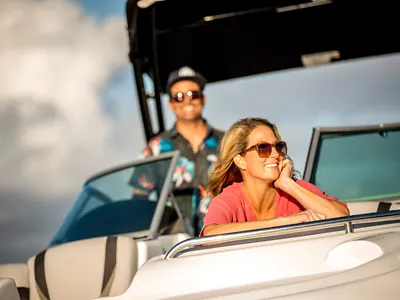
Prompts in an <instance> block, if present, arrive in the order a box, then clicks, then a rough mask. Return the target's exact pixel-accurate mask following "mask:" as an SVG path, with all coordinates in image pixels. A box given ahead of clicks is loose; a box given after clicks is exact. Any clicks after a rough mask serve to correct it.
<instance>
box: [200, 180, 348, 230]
mask: <svg viewBox="0 0 400 300" xmlns="http://www.w3.org/2000/svg"><path fill="white" fill-rule="evenodd" d="M296 183H297V184H298V185H300V186H302V187H304V188H306V189H307V190H309V191H311V192H313V193H315V194H317V195H319V196H322V197H324V198H325V199H328V200H332V201H338V202H340V201H339V200H338V199H337V198H335V197H332V196H328V195H326V194H325V193H324V192H322V191H321V190H320V189H318V188H317V187H316V186H315V185H313V184H311V183H309V182H307V181H304V180H297V181H296ZM340 203H342V204H343V205H345V206H346V207H347V205H346V204H345V203H343V202H340ZM304 210H305V208H304V207H303V206H302V205H301V204H300V203H299V202H298V201H297V200H296V199H294V198H293V197H292V196H290V195H289V194H287V193H285V192H283V191H282V190H279V189H277V193H276V196H275V218H278V217H285V216H289V215H293V214H297V213H299V212H301V211H304ZM250 221H257V218H256V215H255V213H254V210H253V208H252V207H251V205H250V202H249V200H248V199H247V197H246V195H245V194H244V191H243V187H242V183H241V182H235V183H233V184H232V185H230V186H228V187H226V188H224V189H223V191H222V193H221V194H219V195H217V196H216V197H215V198H214V199H213V200H212V201H211V203H210V206H209V208H208V212H207V214H206V216H205V217H204V225H203V229H202V230H201V232H200V236H202V235H203V230H204V228H205V227H206V226H207V225H211V224H226V223H240V222H250Z"/></svg>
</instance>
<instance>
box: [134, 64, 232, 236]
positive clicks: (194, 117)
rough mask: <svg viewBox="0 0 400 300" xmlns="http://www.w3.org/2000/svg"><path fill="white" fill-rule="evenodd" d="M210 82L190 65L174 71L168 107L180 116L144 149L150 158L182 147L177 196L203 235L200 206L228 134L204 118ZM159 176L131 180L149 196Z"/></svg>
mask: <svg viewBox="0 0 400 300" xmlns="http://www.w3.org/2000/svg"><path fill="white" fill-rule="evenodd" d="M206 83H207V81H206V79H205V78H204V77H203V76H202V75H201V74H200V73H198V72H196V71H194V70H193V69H191V68H189V67H187V66H185V67H182V68H180V69H179V70H176V71H173V72H171V74H170V75H169V77H168V81H167V86H166V91H167V92H168V94H169V103H168V106H169V108H170V109H171V111H172V112H173V113H174V114H175V117H176V122H175V125H174V126H173V128H172V129H170V130H168V131H166V132H163V133H161V134H160V135H158V136H156V137H154V138H153V139H151V140H150V141H149V143H148V144H147V146H146V147H145V149H144V150H143V151H142V154H143V156H144V157H149V156H151V155H158V154H160V153H165V152H169V151H172V150H180V152H181V157H180V158H179V161H178V164H177V167H176V169H175V173H174V176H173V181H174V195H175V198H176V202H177V205H178V207H179V209H180V211H181V213H182V215H183V217H184V218H187V219H188V220H189V222H190V223H191V224H192V226H193V228H194V232H193V234H194V235H195V236H197V235H198V234H199V230H200V228H201V222H202V220H201V219H202V218H201V217H200V216H199V205H200V206H201V209H200V210H201V212H200V214H204V213H205V209H206V207H207V206H208V201H209V199H210V195H209V194H208V193H207V192H206V190H205V186H206V184H207V180H208V170H209V167H210V166H211V164H212V163H213V162H214V161H215V160H216V158H217V157H216V151H217V146H218V144H219V142H220V140H221V138H222V136H223V134H224V132H222V131H220V130H217V129H215V128H213V127H211V126H210V124H208V123H207V121H206V120H205V119H204V118H203V109H204V105H205V103H206V97H205V95H204V93H203V91H204V88H205V85H206ZM155 178H156V176H155V175H154V174H153V175H152V174H151V173H150V172H144V173H142V172H138V174H137V175H134V176H133V177H132V179H131V181H130V183H131V185H132V186H133V187H134V194H136V195H149V194H150V193H151V192H152V190H154V187H155V186H157V183H156V179H155Z"/></svg>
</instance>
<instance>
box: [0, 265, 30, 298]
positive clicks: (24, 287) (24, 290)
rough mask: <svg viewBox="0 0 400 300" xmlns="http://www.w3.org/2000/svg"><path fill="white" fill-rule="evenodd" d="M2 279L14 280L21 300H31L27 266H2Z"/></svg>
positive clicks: (0, 267) (0, 275)
mask: <svg viewBox="0 0 400 300" xmlns="http://www.w3.org/2000/svg"><path fill="white" fill-rule="evenodd" d="M0 278H12V279H14V281H15V285H16V286H17V290H18V293H19V296H20V298H21V300H28V299H29V279H28V266H27V264H4V265H0Z"/></svg>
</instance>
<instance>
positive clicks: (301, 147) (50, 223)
mask: <svg viewBox="0 0 400 300" xmlns="http://www.w3.org/2000/svg"><path fill="white" fill-rule="evenodd" d="M47 1H48V3H50V2H51V0H47ZM69 1H73V0H69ZM27 2H31V3H35V1H34V0H31V1H27ZM77 3H79V5H80V7H81V8H82V9H83V11H84V15H85V18H86V19H87V20H86V21H88V20H89V21H91V20H92V19H94V20H95V23H97V27H96V26H92V25H90V24H89V26H88V28H89V29H88V30H99V31H95V32H100V33H101V32H104V31H101V30H102V29H104V28H103V27H104V26H103V25H102V24H108V25H109V26H110V27H109V29H107V30H108V31H105V33H107V32H108V33H109V32H110V30H111V29H113V28H114V29H115V28H116V27H112V26H111V25H112V24H111V25H110V17H112V18H117V19H119V21H120V23H124V22H125V12H124V10H125V1H123V0H79V1H78V0H77ZM32 5H34V4H32ZM47 9H51V7H50V8H48V7H47ZM0 12H1V7H0ZM38 16H39V17H41V15H40V11H39V12H38ZM47 16H51V14H47ZM56 17H57V18H58V16H56ZM61 17H62V16H61V15H60V18H61ZM51 21H54V20H51ZM56 21H57V20H55V21H54V22H56ZM67 21H68V20H67ZM67 21H66V22H67ZM86 21H85V22H86ZM52 24H57V22H56V23H52ZM68 24H69V23H68ZM82 24H83V25H85V24H86V23H82ZM70 25H71V26H73V25H74V24H70ZM120 25H121V24H119V25H118V26H120ZM27 26H30V23H29V24H28V25H27ZM24 28H25V27H22V29H24ZM27 28H29V27H27ZM47 28H48V27H46V26H45V27H44V28H43V30H42V31H40V32H39V33H38V32H34V33H35V34H45V35H46V34H49V32H48V31H47V30H46V29H47ZM118 28H121V30H124V28H123V26H120V27H118ZM114 29H113V30H114ZM1 30H2V28H0V32H1ZM74 30H76V31H74V32H73V33H74V34H77V33H78V32H79V30H81V28H79V27H78V28H76V29H74ZM25 32H28V33H29V30H25V29H24V32H23V33H25ZM118 32H119V31H118ZM11 33H12V36H13V37H18V36H19V34H18V32H11ZM50 33H51V32H50ZM69 34H70V32H67V33H66V35H65V36H66V37H67V38H66V39H65V40H62V41H61V44H62V45H63V44H64V43H67V42H68V38H69V37H70V36H69ZM123 34H124V35H126V32H125V31H123ZM45 37H46V36H45ZM97 37H98V36H96V38H97ZM98 38H101V37H98ZM107 38H109V39H110V41H108V40H105V41H97V40H95V41H93V44H94V46H93V49H91V48H90V47H91V44H83V45H82V46H79V45H78V46H79V47H76V44H77V43H78V42H79V41H81V40H83V39H79V40H78V42H76V41H73V43H72V44H71V45H72V46H71V45H70V46H71V47H70V48H65V49H66V50H65V49H63V48H62V46H60V47H61V48H60V49H59V48H52V47H54V40H53V39H52V40H51V43H49V44H48V45H47V44H46V46H45V47H47V48H46V49H47V52H45V53H46V55H43V57H48V56H51V55H52V53H57V55H56V58H58V57H61V58H62V59H61V60H57V59H56V60H55V63H56V64H60V65H61V66H64V67H69V61H72V62H75V63H71V65H74V66H75V65H76V66H77V69H73V70H74V72H76V73H73V74H72V76H70V77H66V79H67V80H60V81H59V82H58V81H55V83H57V84H58V85H57V86H58V88H59V90H62V91H63V92H64V93H67V94H68V93H71V92H74V91H75V89H78V88H81V89H82V93H80V94H74V93H72V97H71V98H68V99H67V100H66V99H65V98H59V99H58V98H57V97H56V96H58V95H59V94H60V93H56V96H55V99H52V98H51V97H52V96H53V94H49V91H50V92H51V90H52V86H53V85H49V84H48V81H51V82H52V81H54V80H55V79H56V78H57V77H60V76H62V75H64V74H63V73H65V72H66V71H65V70H63V72H61V73H60V72H59V71H58V69H57V68H56V70H55V71H54V70H53V65H54V63H53V61H52V62H51V63H50V64H49V65H48V67H47V68H46V69H45V70H44V71H43V70H41V69H37V65H38V63H37V62H36V63H35V61H34V64H33V65H34V67H35V68H34V69H33V70H34V71H32V72H28V73H26V70H28V69H29V68H25V67H24V68H21V69H20V70H19V72H20V73H21V74H22V75H23V76H22V75H21V74H16V75H15V76H16V77H15V78H17V79H18V80H19V79H20V78H22V79H27V80H26V85H27V86H29V84H30V83H31V82H34V83H35V85H36V86H38V87H39V88H40V89H39V90H38V91H37V93H38V94H37V95H39V96H38V98H37V99H36V98H34V97H32V99H28V100H26V101H25V102H24V106H23V110H21V111H20V114H18V106H17V104H18V103H17V104H15V105H16V106H15V107H16V108H15V116H16V118H17V117H18V118H20V119H18V120H19V121H20V122H22V123H23V124H25V123H27V124H28V125H29V127H35V126H36V125H35V124H31V123H29V122H31V119H29V120H28V121H29V122H28V121H27V120H24V119H23V118H24V116H25V115H24V114H26V112H27V111H40V105H43V99H42V98H41V96H42V95H45V96H46V97H48V98H49V99H50V100H49V102H48V103H47V104H46V103H45V104H46V105H47V106H45V107H44V112H45V113H46V114H45V115H46V116H47V115H48V114H49V113H51V112H54V116H53V117H54V120H53V123H50V125H51V126H48V127H43V126H42V127H40V126H38V128H37V131H34V132H33V134H30V135H25V134H23V133H25V132H30V131H18V130H19V128H20V127H18V126H20V125H21V124H22V123H21V124H20V123H16V121H17V119H15V120H14V119H12V118H11V117H10V114H9V113H8V114H7V115H6V116H7V118H3V119H1V115H0V122H6V121H7V120H9V121H10V123H7V122H6V123H5V125H7V126H8V127H6V126H3V128H8V129H7V130H5V129H4V130H2V128H1V126H0V135H1V136H0V139H1V140H2V144H1V145H0V175H2V177H1V181H2V182H3V181H4V180H5V179H9V178H10V177H12V176H10V174H14V173H15V178H17V180H16V183H15V187H16V188H15V189H14V190H10V191H6V192H4V191H2V190H1V182H0V200H1V202H0V239H1V240H2V241H3V244H2V245H3V246H2V247H1V249H0V263H2V262H14V261H24V260H26V259H27V258H28V257H29V256H31V255H34V254H36V253H37V252H38V251H40V250H41V249H43V248H44V247H46V245H47V243H48V242H49V241H50V239H51V237H52V235H53V234H54V232H55V231H56V229H57V228H58V226H59V224H60V223H61V221H62V219H63V217H64V216H65V214H66V212H67V210H68V209H69V207H70V206H71V205H72V202H73V200H74V198H75V197H76V195H77V194H78V193H79V190H80V187H81V185H82V184H83V181H84V179H86V178H87V177H89V176H91V175H92V174H93V173H95V172H97V171H101V170H103V169H105V168H108V167H111V166H113V165H115V164H117V163H122V162H127V161H131V160H134V159H136V157H137V156H138V154H139V151H140V150H141V149H142V147H143V146H144V142H145V139H144V135H143V130H142V127H141V126H142V125H141V119H140V114H139V109H138V103H137V98H136V90H135V85H134V81H133V73H132V67H131V65H130V63H129V60H128V52H127V51H126V52H124V51H125V50H123V51H122V52H118V53H116V54H115V55H119V56H120V57H119V58H118V60H117V61H114V60H113V59H112V57H110V56H109V55H108V54H107V53H108V52H110V51H112V50H113V49H112V47H110V48H109V49H106V50H104V51H105V54H104V56H99V57H97V56H95V54H98V52H101V51H99V50H103V49H99V48H96V47H99V46H98V45H106V46H107V45H109V44H112V43H117V42H118V41H119V39H116V40H114V39H113V35H109V36H107ZM26 40H28V39H25V40H24V42H25V41H26ZM38 40H39V39H38ZM0 47H1V45H0ZM116 47H122V45H119V44H118V45H117V44H116ZM37 49H38V45H36V44H34V45H33V47H31V48H29V51H30V52H29V51H28V50H24V51H25V52H21V53H23V54H25V53H27V54H30V53H32V55H36V56H35V58H36V59H38V60H37V61H40V60H39V59H43V57H42V56H40V55H38V54H37V52H36V51H37ZM71 49H72V50H71ZM82 49H84V50H85V51H88V52H82ZM1 50H2V49H1V48H0V51H1ZM57 51H59V52H57ZM74 51H75V52H74ZM90 51H93V55H92V53H91V52H90ZM107 51H108V52H107ZM8 53H11V54H13V53H14V51H9V52H8ZM66 53H68V55H69V56H67V57H68V61H67V63H65V59H64V57H65V55H66ZM121 53H122V54H121ZM107 55H108V56H107ZM121 55H122V56H121ZM75 56H76V57H77V58H82V60H79V59H77V60H76V61H75ZM10 57H11V56H10ZM11 58H12V57H11ZM16 59H17V61H20V57H16ZM96 59H97V60H96ZM105 59H106V60H107V64H106V66H105V67H104V66H103V67H102V68H100V69H99V71H101V72H100V73H101V76H100V77H96V78H95V79H96V80H97V81H95V82H94V83H93V82H92V81H91V80H90V78H91V77H90V76H86V77H85V76H83V75H85V74H89V75H90V74H91V73H90V71H92V69H96V68H97V67H98V65H101V63H102V61H103V60H105ZM85 63H89V64H88V65H87V66H88V68H87V69H85V68H83V67H82V68H79V66H80V65H85ZM96 63H97V64H96ZM1 65H2V64H1V63H0V68H5V67H4V64H3V66H1ZM39 65H40V64H39ZM108 65H112V66H113V67H112V68H110V71H109V72H108V71H107V70H108V69H107V66H108ZM15 69H17V68H15V65H12V66H10V68H9V69H6V70H5V71H6V72H10V74H11V73H12V72H13V71H15ZM2 70H3V69H0V71H2ZM38 70H39V71H40V72H39V71H38ZM76 70H77V71H76ZM96 70H97V69H96ZM41 72H42V73H41ZM46 72H48V73H49V74H47V73H46ZM87 72H89V73H87ZM107 72H108V73H107ZM38 74H39V75H38ZM82 74H83V75H82ZM96 74H97V73H95V75H96ZM0 75H1V72H0ZM40 75H43V76H42V77H43V80H42V81H41V80H39V79H41V77H40ZM76 75H82V76H83V77H82V76H76ZM75 77H77V78H75ZM82 78H83V79H82ZM88 78H89V80H88ZM74 80H75V81H74ZM82 80H87V82H88V84H93V87H92V88H91V89H89V90H85V89H84V87H82V86H80V85H79V83H80V82H81V81H82ZM85 82H86V81H85ZM399 82H400V54H395V55H390V56H384V57H378V58H369V59H361V60H356V61H352V62H344V63H336V64H333V65H330V66H324V67H316V68H312V69H294V70H286V71H282V72H276V73H269V74H263V75H257V76H251V77H247V78H242V79H237V80H230V81H227V82H221V83H216V84H210V85H208V86H207V88H206V91H205V92H206V95H207V97H208V101H207V104H206V108H205V117H206V118H207V119H208V121H209V122H210V123H211V124H212V125H215V126H216V127H218V128H220V129H227V128H228V127H229V126H230V125H231V124H232V123H233V122H234V121H236V120H238V119H239V118H243V117H248V116H260V117H264V118H267V119H269V120H271V121H272V122H274V123H276V124H277V125H278V128H279V130H280V132H281V135H282V136H283V138H284V139H285V140H286V141H287V142H288V145H289V151H290V154H291V155H292V157H293V158H294V161H295V164H296V167H297V169H298V170H299V171H301V172H302V171H303V169H304V163H305V159H306V154H307V150H308V145H309V141H310V137H311V133H312V128H313V127H316V126H349V125H363V124H377V123H388V122H400V85H399ZM0 84H1V82H0ZM64 84H65V85H67V84H70V86H71V87H72V88H70V89H63V85H64ZM24 88H25V86H16V89H15V91H20V90H21V89H24ZM29 88H31V87H29ZM29 88H28V89H27V90H28V91H31V90H30V89H29ZM2 90H4V89H0V114H1V113H2V110H1V109H2V106H1V105H2V102H1V101H5V100H7V99H6V98H4V97H3V96H2V95H3V94H2ZM15 91H14V94H12V93H11V94H10V95H11V96H13V97H15V95H17V94H15ZM34 91H36V90H34ZM31 94H32V93H30V94H29V95H31ZM97 94H99V95H100V96H99V97H98V98H97ZM10 95H8V94H7V95H6V96H7V97H10ZM18 95H19V94H18ZM24 96H25V95H24ZM81 96H82V97H84V98H82V99H81V98H80V97H81ZM2 97H3V98H2ZM85 97H86V98H85ZM87 99H91V100H92V102H90V101H87ZM21 101H22V100H21ZM74 101H75V102H74ZM96 102H99V103H100V105H99V107H100V108H99V109H98V107H97V105H96V104H99V103H96ZM6 103H7V102H6ZM55 104H57V105H55ZM13 105H14V104H13ZM27 105H28V106H27ZM163 105H164V108H165V109H164V113H165V119H166V126H167V127H170V126H171V125H172V124H173V121H174V116H173V115H172V114H171V112H169V110H168V108H167V102H166V101H164V102H163ZM12 107H14V106H12ZM27 108H28V110H27ZM98 110H100V111H98ZM12 112H14V111H12ZM82 112H86V113H85V114H82ZM75 115H76V117H74V118H72V117H71V118H70V119H68V118H67V117H68V116H75ZM39 116H41V115H39ZM66 118H67V119H68V123H62V122H63V120H65V119H66ZM82 119H83V122H82ZM97 119H99V120H97ZM4 120H5V121H4ZM2 124H3V123H0V125H2ZM15 124H17V125H18V126H15ZM23 124H22V125H23ZM60 124H61V125H60ZM22 125H21V126H22ZM33 125H35V126H33ZM54 125H58V127H57V126H56V128H57V131H51V130H50V129H49V128H54ZM67 125H68V126H67ZM71 126H75V127H76V128H77V130H76V131H70V130H69V128H70V127H71ZM10 128H12V129H13V130H14V129H15V128H16V129H18V130H16V129H15V131H10V130H9V129H10ZM21 128H22V127H21ZM35 128H36V127H35ZM35 128H34V129H35ZM21 130H22V129H21ZM103 132H108V133H110V134H109V135H104V134H103ZM79 134H82V137H79V136H78V138H75V136H76V135H79ZM16 137H17V138H20V140H21V141H22V146H21V145H19V147H18V148H15V149H18V150H21V149H22V150H23V151H22V150H21V151H15V150H14V149H13V148H12V147H10V148H9V149H7V147H5V150H4V149H3V148H2V146H3V147H4V145H8V144H9V145H14V144H15V145H17V142H18V141H17V140H16ZM33 137H35V138H36V139H35V140H34V141H35V142H36V144H35V145H38V143H39V145H44V146H46V147H47V148H48V149H51V150H54V151H53V152H46V151H45V152H43V154H42V156H43V157H42V158H41V157H39V156H38V151H36V150H37V149H36V148H34V147H33V148H28V147H27V146H26V145H27V143H28V142H29V141H31V139H33ZM38 137H39V138H38ZM3 141H5V142H3ZM71 143H75V144H74V145H73V146H74V147H69V148H68V147H67V146H70V144H71ZM17 146H18V145H17ZM20 146H21V147H20ZM42 148H43V147H42ZM42 148H40V149H42ZM47 148H46V149H47ZM10 149H11V150H10ZM2 151H4V152H2ZM7 151H8V152H7ZM6 152H7V153H6ZM10 153H11V154H14V153H18V154H21V155H22V154H24V155H26V157H25V156H21V157H22V158H24V159H20V157H19V156H16V158H15V159H16V162H18V164H16V163H14V161H13V160H11V159H10V160H9V161H5V162H4V161H2V160H1V158H2V157H5V154H7V155H10ZM49 153H50V154H52V156H51V155H49ZM63 155H64V156H65V155H66V156H65V157H66V158H64V156H63ZM10 156H11V155H10ZM53 156H54V157H55V158H59V159H58V160H57V159H54V162H55V163H54V164H53V165H50V166H49V163H48V157H53ZM27 157H33V158H34V160H33V161H39V163H37V164H33V166H34V168H33V169H34V172H32V171H30V173H29V172H28V173H24V172H25V171H26V169H28V170H30V169H29V168H31V167H32V165H31V164H22V163H21V164H20V162H21V161H22V162H24V161H25V160H26V161H28V162H30V163H32V161H29V160H28V159H27ZM40 159H42V160H40ZM91 160H92V161H91ZM63 161H67V163H64V164H62V162H63ZM70 165H71V166H73V167H71V168H70V167H69V166H70ZM37 166H39V168H38V167H37ZM77 166H78V167H77ZM37 169H44V170H45V171H46V172H45V173H43V174H44V176H41V175H38V173H37V172H38V171H37ZM1 172H2V173H1ZM21 174H23V175H25V177H24V178H22V179H21V176H20V175H21ZM26 174H28V175H26ZM40 174H41V173H40ZM399 176H400V174H399ZM40 180H42V181H40ZM50 180H51V182H50ZM55 181H57V182H62V183H64V182H67V181H68V182H69V181H71V184H70V185H69V186H68V187H67V188H65V187H64V186H60V187H58V186H57V185H56V184H55V183H56V182H55ZM12 184H13V182H10V186H14V185H12ZM20 185H23V186H24V188H23V189H21V188H19V187H20ZM55 186H57V188H56V187H55ZM37 187H43V189H42V190H40V191H37ZM61 188H64V189H61ZM21 190H22V191H23V192H21ZM60 191H63V192H62V193H61V192H60ZM44 199H45V200H44ZM32 212H33V213H32ZM1 228H7V230H3V231H1ZM4 245H6V246H4Z"/></svg>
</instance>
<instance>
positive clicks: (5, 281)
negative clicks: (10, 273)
mask: <svg viewBox="0 0 400 300" xmlns="http://www.w3.org/2000/svg"><path fill="white" fill-rule="evenodd" d="M0 299H1V300H19V299H20V298H19V295H18V291H17V286H16V285H15V281H14V280H13V279H12V278H1V277H0Z"/></svg>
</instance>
